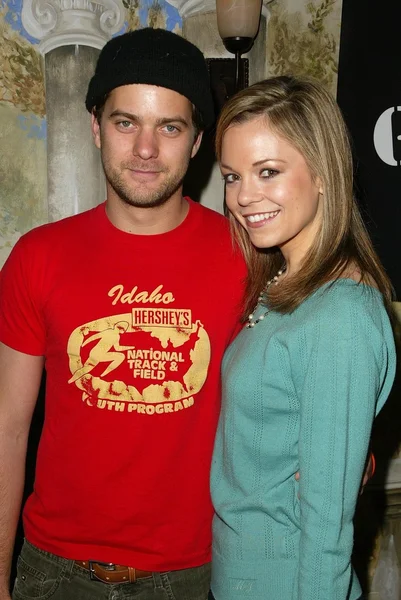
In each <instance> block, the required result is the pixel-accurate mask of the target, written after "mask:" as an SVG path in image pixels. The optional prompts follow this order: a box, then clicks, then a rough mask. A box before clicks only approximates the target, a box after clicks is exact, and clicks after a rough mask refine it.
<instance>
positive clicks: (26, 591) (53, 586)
mask: <svg viewBox="0 0 401 600" xmlns="http://www.w3.org/2000/svg"><path fill="white" fill-rule="evenodd" d="M209 588H210V564H206V565H202V566H200V567H194V568H192V569H182V570H180V571H169V572H166V573H153V574H152V576H150V577H145V578H143V579H138V580H137V581H136V582H135V583H118V584H108V583H102V582H101V581H92V580H91V579H90V577H89V571H87V570H85V569H84V568H82V567H79V566H78V565H76V564H75V563H74V561H72V560H67V559H66V558H61V557H59V556H55V555H54V554H49V553H48V552H44V551H43V550H39V549H38V548H36V547H35V546H32V544H30V543H29V542H27V541H25V542H24V545H23V548H22V550H21V554H20V556H19V559H18V565H17V578H16V580H15V585H14V590H13V594H12V598H13V600H47V599H48V598H51V599H52V600H207V597H208V592H209Z"/></svg>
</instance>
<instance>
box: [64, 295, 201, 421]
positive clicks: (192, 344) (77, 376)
mask: <svg viewBox="0 0 401 600" xmlns="http://www.w3.org/2000/svg"><path fill="white" fill-rule="evenodd" d="M67 352H68V356H69V367H70V371H71V377H70V379H69V381H68V383H70V384H74V385H76V386H77V387H78V388H79V389H80V390H81V391H82V400H83V401H84V402H86V404H87V405H89V406H96V407H97V408H100V409H104V410H113V411H118V412H128V413H135V412H136V413H140V414H147V415H153V414H163V413H174V412H178V411H180V410H183V409H186V408H190V407H191V406H193V404H194V402H195V397H196V394H198V392H199V391H200V390H201V389H202V387H203V384H204V383H205V380H206V377H207V372H208V368H209V363H210V340H209V336H208V334H207V332H206V331H205V329H204V327H203V325H202V323H201V322H200V321H199V320H197V321H195V323H193V322H192V314H191V310H189V309H171V308H165V307H163V308H162V307H148V306H147V307H146V308H143V307H139V308H133V309H132V310H131V312H130V313H124V314H119V315H114V316H111V317H105V318H103V319H98V320H96V321H92V322H89V323H85V324H84V325H82V326H80V327H78V328H77V329H75V330H74V331H73V332H72V333H71V335H70V338H69V340H68V346H67Z"/></svg>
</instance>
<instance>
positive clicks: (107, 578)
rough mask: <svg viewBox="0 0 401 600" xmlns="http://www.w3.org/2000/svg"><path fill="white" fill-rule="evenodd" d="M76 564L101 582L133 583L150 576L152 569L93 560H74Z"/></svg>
mask: <svg viewBox="0 0 401 600" xmlns="http://www.w3.org/2000/svg"><path fill="white" fill-rule="evenodd" d="M74 562H75V564H76V565H78V566H79V567H82V568H83V569H86V570H87V571H89V575H90V578H91V579H94V580H97V581H102V582H103V583H135V581H136V580H137V579H143V578H144V577H151V576H152V571H142V570H141V569H134V568H133V567H125V566H124V565H115V564H113V563H103V562H95V561H93V560H76V561H74Z"/></svg>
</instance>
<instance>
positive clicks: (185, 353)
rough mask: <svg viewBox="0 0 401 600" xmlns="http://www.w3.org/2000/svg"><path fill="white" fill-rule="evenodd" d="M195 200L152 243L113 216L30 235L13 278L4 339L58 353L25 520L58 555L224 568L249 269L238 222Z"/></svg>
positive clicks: (6, 280) (70, 221)
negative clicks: (215, 526) (220, 482)
mask: <svg viewBox="0 0 401 600" xmlns="http://www.w3.org/2000/svg"><path fill="white" fill-rule="evenodd" d="M189 202H190V210H189V213H188V216H187V217H186V219H185V220H184V222H183V223H182V224H181V225H180V226H179V227H177V228H176V229H174V230H172V231H169V232H167V233H163V234H161V235H149V236H139V235H133V234H129V233H125V232H122V231H120V230H118V229H116V228H115V227H114V226H113V225H112V224H111V223H110V221H109V220H108V218H107V216H106V212H105V206H104V204H102V205H100V206H98V207H96V208H94V209H92V210H89V211H87V212H85V213H82V214H79V215H76V216H74V217H70V218H67V219H64V220H62V221H59V222H57V223H52V224H48V225H44V226H42V227H39V228H37V229H34V230H33V231H31V232H29V233H28V234H26V235H24V236H23V237H22V238H21V239H20V241H19V242H18V243H17V244H16V246H15V248H14V250H13V252H12V253H11V255H10V257H9V259H8V261H7V262H6V264H5V266H4V269H3V272H2V277H1V287H0V340H1V341H2V342H3V343H5V344H7V345H8V346H10V347H12V348H14V349H15V350H18V351H20V352H24V353H27V354H32V355H44V356H45V365H46V371H47V383H46V407H45V423H44V428H43V433H42V438H41V441H40V445H39V450H38V457H37V469H36V479H35V487H34V492H33V494H32V495H31V496H30V497H29V499H28V501H27V503H26V506H25V509H24V526H25V534H26V537H27V539H28V540H29V541H30V542H31V543H32V544H34V545H36V546H38V547H39V548H41V549H43V550H47V551H49V552H52V553H54V554H57V555H60V556H63V557H65V558H70V559H76V560H88V559H92V560H97V561H103V562H113V563H120V564H124V565H129V566H133V567H136V568H138V569H145V570H154V571H165V570H172V569H181V568H187V567H193V566H197V565H200V564H203V563H205V562H207V561H208V560H210V542H211V518H212V506H211V502H210V497H209V469H210V462H211V454H212V449H213V442H214V435H215V430H216V425H217V419H218V413H219V402H220V383H219V379H220V361H221V358H222V355H223V352H224V349H225V348H226V346H227V344H228V343H229V341H230V338H231V337H232V336H233V334H234V332H235V329H236V327H237V325H238V318H239V314H240V310H241V299H242V293H243V279H244V276H245V266H244V263H243V260H242V258H241V256H240V255H239V253H238V252H237V251H234V250H233V245H232V242H231V240H230V235H229V229H228V225H227V221H226V220H225V219H224V217H222V216H221V215H219V214H217V213H215V212H213V211H211V210H209V209H207V208H205V207H202V206H201V205H199V204H196V203H194V202H192V201H189ZM22 376H23V374H22Z"/></svg>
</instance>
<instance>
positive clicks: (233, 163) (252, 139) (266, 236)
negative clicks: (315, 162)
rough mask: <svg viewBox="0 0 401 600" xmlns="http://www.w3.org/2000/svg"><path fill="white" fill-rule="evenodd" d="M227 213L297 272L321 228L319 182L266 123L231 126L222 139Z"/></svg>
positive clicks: (256, 121) (257, 243)
mask: <svg viewBox="0 0 401 600" xmlns="http://www.w3.org/2000/svg"><path fill="white" fill-rule="evenodd" d="M221 171H222V174H223V177H224V180H225V185H226V202H227V207H228V209H229V210H230V212H231V213H232V214H233V216H234V217H235V218H236V219H237V221H238V222H239V223H240V224H241V225H242V226H243V227H244V228H245V229H246V231H247V232H248V235H249V237H250V240H251V242H252V243H253V244H254V245H255V246H256V247H257V248H272V247H273V246H278V247H279V248H280V249H281V251H282V253H283V255H284V257H285V259H286V261H287V264H288V263H289V262H290V261H291V262H292V263H293V264H294V266H295V265H296V264H297V263H298V262H299V261H300V260H301V259H302V257H303V255H304V254H305V253H306V252H307V250H308V249H309V247H310V245H311V244H312V242H313V239H314V237H315V235H316V233H317V231H318V230H319V227H320V225H321V212H322V210H321V197H322V196H321V195H322V189H321V182H320V180H319V179H314V178H313V176H312V174H311V172H310V170H309V168H308V166H307V164H306V161H305V159H304V157H303V155H302V154H301V153H300V152H299V151H298V150H297V149H296V148H294V146H292V145H291V144H290V143H289V142H288V141H286V140H285V139H284V138H283V137H280V135H278V134H276V133H274V132H273V131H272V130H271V129H270V127H269V126H268V123H267V121H266V119H265V118H262V117H257V118H255V119H252V120H251V121H248V122H246V123H242V124H240V125H233V126H231V127H229V128H228V129H227V131H226V132H225V134H224V137H223V143H222V153H221Z"/></svg>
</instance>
